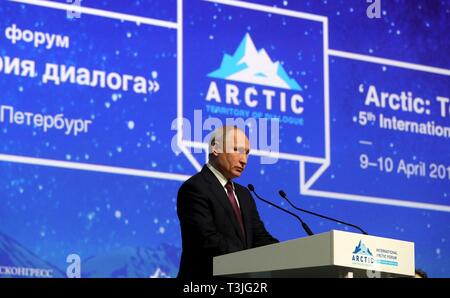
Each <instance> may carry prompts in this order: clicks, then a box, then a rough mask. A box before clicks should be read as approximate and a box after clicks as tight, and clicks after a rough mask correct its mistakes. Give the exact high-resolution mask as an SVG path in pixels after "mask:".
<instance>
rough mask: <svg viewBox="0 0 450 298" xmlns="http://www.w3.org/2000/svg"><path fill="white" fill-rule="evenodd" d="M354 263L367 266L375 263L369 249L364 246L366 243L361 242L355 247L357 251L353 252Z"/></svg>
mask: <svg viewBox="0 0 450 298" xmlns="http://www.w3.org/2000/svg"><path fill="white" fill-rule="evenodd" d="M352 261H353V263H359V264H366V265H372V264H374V262H375V260H374V258H373V254H372V252H371V251H370V249H369V248H368V247H366V246H365V245H364V243H362V241H361V240H360V241H359V243H358V245H357V246H356V247H355V250H354V251H353V257H352Z"/></svg>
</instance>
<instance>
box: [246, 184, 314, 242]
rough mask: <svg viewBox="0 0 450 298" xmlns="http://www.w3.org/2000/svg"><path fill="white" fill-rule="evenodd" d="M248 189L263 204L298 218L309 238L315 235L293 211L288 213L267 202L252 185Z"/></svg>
mask: <svg viewBox="0 0 450 298" xmlns="http://www.w3.org/2000/svg"><path fill="white" fill-rule="evenodd" d="M247 187H248V189H249V190H250V191H251V192H252V193H254V194H255V196H256V197H257V198H258V199H260V200H261V201H263V202H265V203H267V204H269V205H271V206H273V207H275V208H277V209H280V210H282V211H284V212H286V213H288V214H290V215H292V216H294V217H295V218H297V219H298V220H299V221H300V222H301V223H302V227H303V230H305V232H306V234H308V235H309V236H312V235H314V233H313V232H312V231H311V229H310V228H309V227H308V225H307V224H306V223H305V222H304V221H303V220H302V219H301V218H300V216H298V215H297V214H295V213H292V212H291V211H288V210H286V209H284V208H281V207H280V206H277V205H275V204H274V203H272V202H269V201H267V200H265V199H263V198H261V197H260V196H259V195H258V194H257V193H256V192H255V187H254V186H253V185H252V184H249V185H247Z"/></svg>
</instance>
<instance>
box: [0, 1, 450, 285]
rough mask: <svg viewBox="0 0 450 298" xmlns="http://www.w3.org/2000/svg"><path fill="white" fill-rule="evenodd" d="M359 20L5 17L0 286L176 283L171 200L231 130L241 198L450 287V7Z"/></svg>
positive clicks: (257, 6)
mask: <svg viewBox="0 0 450 298" xmlns="http://www.w3.org/2000/svg"><path fill="white" fill-rule="evenodd" d="M372 2H373V3H368V2H367V1H365V0H348V1H347V0H346V1H342V0H323V1H297V0H296V1H294V0H284V1H283V0H248V1H233V0H210V1H204V0H123V1H110V0H103V1H94V0H83V1H77V0H75V1H70V0H68V1H64V0H60V1H56V0H55V1H39V0H34V1H32V0H14V1H6V0H2V1H1V4H0V90H1V91H2V92H1V93H0V202H1V204H0V277H11V276H12V277H23V276H31V277H78V276H81V277H175V276H176V274H177V272H178V265H179V259H180V254H181V236H180V227H179V222H178V218H177V215H176V196H177V191H178V188H179V186H180V185H181V183H182V182H183V181H185V180H186V179H188V178H189V177H190V176H191V175H193V174H195V173H196V172H197V171H199V170H200V169H201V167H202V165H203V164H204V163H205V162H206V160H207V145H206V143H205V140H207V139H208V134H209V133H211V131H212V129H214V128H215V127H217V126H218V125H220V124H226V121H227V119H228V120H229V119H236V118H239V119H241V120H243V121H244V122H245V123H244V126H245V127H246V128H247V129H248V133H249V135H250V136H251V138H250V141H251V144H252V152H251V155H250V158H249V163H248V165H247V168H246V171H245V172H244V174H243V175H242V176H241V177H240V178H238V179H237V182H238V183H241V184H243V185H247V184H248V183H252V184H253V185H255V187H256V189H257V191H258V192H259V193H260V194H261V195H262V196H263V197H265V198H267V199H270V200H271V201H273V202H275V203H277V204H279V205H281V206H283V207H285V208H287V209H289V208H288V205H287V204H286V203H285V201H283V199H282V198H280V196H279V195H278V190H280V189H283V190H284V191H285V192H286V193H287V194H288V196H289V197H290V198H291V199H292V200H293V202H294V203H295V204H297V205H298V206H300V207H302V208H305V209H309V210H311V211H315V212H319V213H323V214H326V215H328V216H332V217H336V218H339V219H342V220H345V221H347V222H351V223H354V224H358V225H360V226H362V227H363V228H364V230H366V231H368V233H369V234H371V235H375V236H380V237H387V238H393V239H399V240H405V241H411V242H414V243H415V267H417V268H421V269H423V270H424V271H426V272H427V273H428V275H429V276H431V277H449V276H450V238H449V235H450V56H449V55H448V54H449V53H450V39H449V37H448V35H449V28H450V1H448V0H446V1H437V0H436V1H428V0H417V1H409V0H390V1H372ZM243 62H245V63H243ZM264 119H267V120H268V121H267V122H265V121H266V120H264ZM257 207H258V210H259V212H260V214H261V217H262V219H263V221H264V223H265V225H266V227H267V229H268V230H269V231H270V232H271V233H272V234H273V235H274V236H275V237H276V238H278V239H280V240H282V241H285V240H290V239H295V238H299V237H305V236H306V235H305V233H304V232H303V230H302V229H301V227H300V226H299V224H298V223H297V222H296V221H295V219H293V218H291V217H289V216H287V215H285V214H283V213H280V212H279V211H278V210H276V209H274V208H272V207H270V206H267V205H265V204H264V203H262V202H259V201H257ZM303 219H304V220H305V221H306V222H308V224H309V225H310V227H311V229H312V230H313V231H314V232H315V233H323V232H327V231H329V230H332V229H337V230H344V231H350V232H358V231H356V230H354V229H352V228H351V227H347V226H344V225H338V224H336V223H333V222H329V221H325V220H322V219H319V218H317V217H313V216H311V215H303Z"/></svg>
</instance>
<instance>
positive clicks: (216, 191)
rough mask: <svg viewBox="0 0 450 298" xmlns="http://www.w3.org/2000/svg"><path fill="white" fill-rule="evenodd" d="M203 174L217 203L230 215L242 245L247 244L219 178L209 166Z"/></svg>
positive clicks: (203, 170)
mask: <svg viewBox="0 0 450 298" xmlns="http://www.w3.org/2000/svg"><path fill="white" fill-rule="evenodd" d="M202 173H203V175H204V178H205V179H206V180H207V181H208V182H209V190H210V191H211V193H212V194H213V195H214V197H215V198H216V199H217V201H219V203H220V204H221V205H222V206H223V208H224V209H225V212H226V213H227V214H228V217H229V218H230V222H231V223H232V225H233V227H234V230H235V232H236V234H237V235H238V237H239V239H241V241H242V243H244V244H245V240H244V239H243V238H242V237H243V236H242V233H241V228H240V226H239V223H238V221H237V219H236V216H235V215H234V211H233V208H232V207H231V204H230V201H229V200H228V197H227V195H226V193H225V189H223V187H222V185H221V184H220V182H219V180H217V178H216V177H215V176H214V174H213V173H212V172H211V170H210V169H208V167H207V166H204V167H203V169H202ZM236 195H237V193H236ZM238 200H239V199H238ZM240 202H241V201H239V204H240ZM244 226H246V224H244ZM245 229H246V228H245Z"/></svg>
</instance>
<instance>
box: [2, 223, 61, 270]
mask: <svg viewBox="0 0 450 298" xmlns="http://www.w3.org/2000/svg"><path fill="white" fill-rule="evenodd" d="M0 265H1V266H7V267H18V268H39V269H47V270H52V276H53V277H65V276H66V275H65V273H64V272H63V271H62V270H60V269H59V268H58V267H56V266H55V265H53V264H51V263H50V262H47V261H45V260H43V259H41V258H40V257H39V256H37V255H36V254H34V253H33V252H31V251H30V250H29V249H27V248H26V247H24V246H22V245H21V244H20V243H19V242H17V241H16V240H14V239H13V238H11V237H9V236H7V235H5V234H3V233H1V232H0ZM1 277H17V276H9V275H2V276H1Z"/></svg>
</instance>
